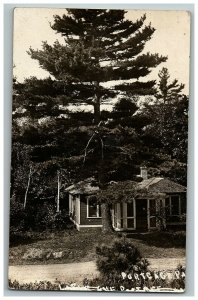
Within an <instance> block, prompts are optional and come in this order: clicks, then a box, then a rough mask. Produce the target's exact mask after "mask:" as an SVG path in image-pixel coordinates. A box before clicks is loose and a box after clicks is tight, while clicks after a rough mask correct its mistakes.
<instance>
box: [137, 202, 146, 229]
mask: <svg viewBox="0 0 198 300" xmlns="http://www.w3.org/2000/svg"><path fill="white" fill-rule="evenodd" d="M147 208H148V207H147V199H136V229H137V230H147V229H148V220H147V211H148V209H147Z"/></svg>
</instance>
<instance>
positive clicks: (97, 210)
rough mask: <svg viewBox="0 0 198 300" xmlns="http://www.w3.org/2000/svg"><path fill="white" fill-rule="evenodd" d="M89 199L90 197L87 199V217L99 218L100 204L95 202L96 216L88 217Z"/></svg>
mask: <svg viewBox="0 0 198 300" xmlns="http://www.w3.org/2000/svg"><path fill="white" fill-rule="evenodd" d="M90 201H93V200H91V199H87V219H101V218H102V216H101V215H100V214H101V207H100V204H96V216H95V217H90V216H89V207H90V206H89V202H90Z"/></svg>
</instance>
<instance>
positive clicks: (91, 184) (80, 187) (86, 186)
mask: <svg viewBox="0 0 198 300" xmlns="http://www.w3.org/2000/svg"><path fill="white" fill-rule="evenodd" d="M98 190H99V187H98V185H97V183H96V181H95V179H94V177H90V178H87V179H85V180H83V181H80V182H77V183H75V184H72V185H70V186H69V187H68V188H66V191H67V192H69V193H70V194H73V195H75V194H88V195H89V194H94V193H96V192H97V191H98Z"/></svg>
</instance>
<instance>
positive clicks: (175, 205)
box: [171, 196, 179, 216]
mask: <svg viewBox="0 0 198 300" xmlns="http://www.w3.org/2000/svg"><path fill="white" fill-rule="evenodd" d="M171 212H172V213H171V214H172V216H174V215H179V196H171Z"/></svg>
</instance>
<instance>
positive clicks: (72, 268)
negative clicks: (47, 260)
mask: <svg viewBox="0 0 198 300" xmlns="http://www.w3.org/2000/svg"><path fill="white" fill-rule="evenodd" d="M149 262H150V269H152V270H166V271H168V270H174V269H175V268H176V267H177V266H178V264H182V265H185V259H184V258H182V257H181V258H177V259H175V258H161V259H151V258H150V259H149ZM97 274H98V271H97V269H96V264H95V262H94V261H90V262H82V263H71V264H53V265H20V266H10V267H9V278H10V279H11V280H12V281H13V280H17V281H19V282H20V283H30V282H35V281H37V282H38V281H51V282H55V281H56V280H58V281H60V282H77V283H82V281H83V279H84V278H86V277H87V278H93V277H95V276H96V275H97Z"/></svg>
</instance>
